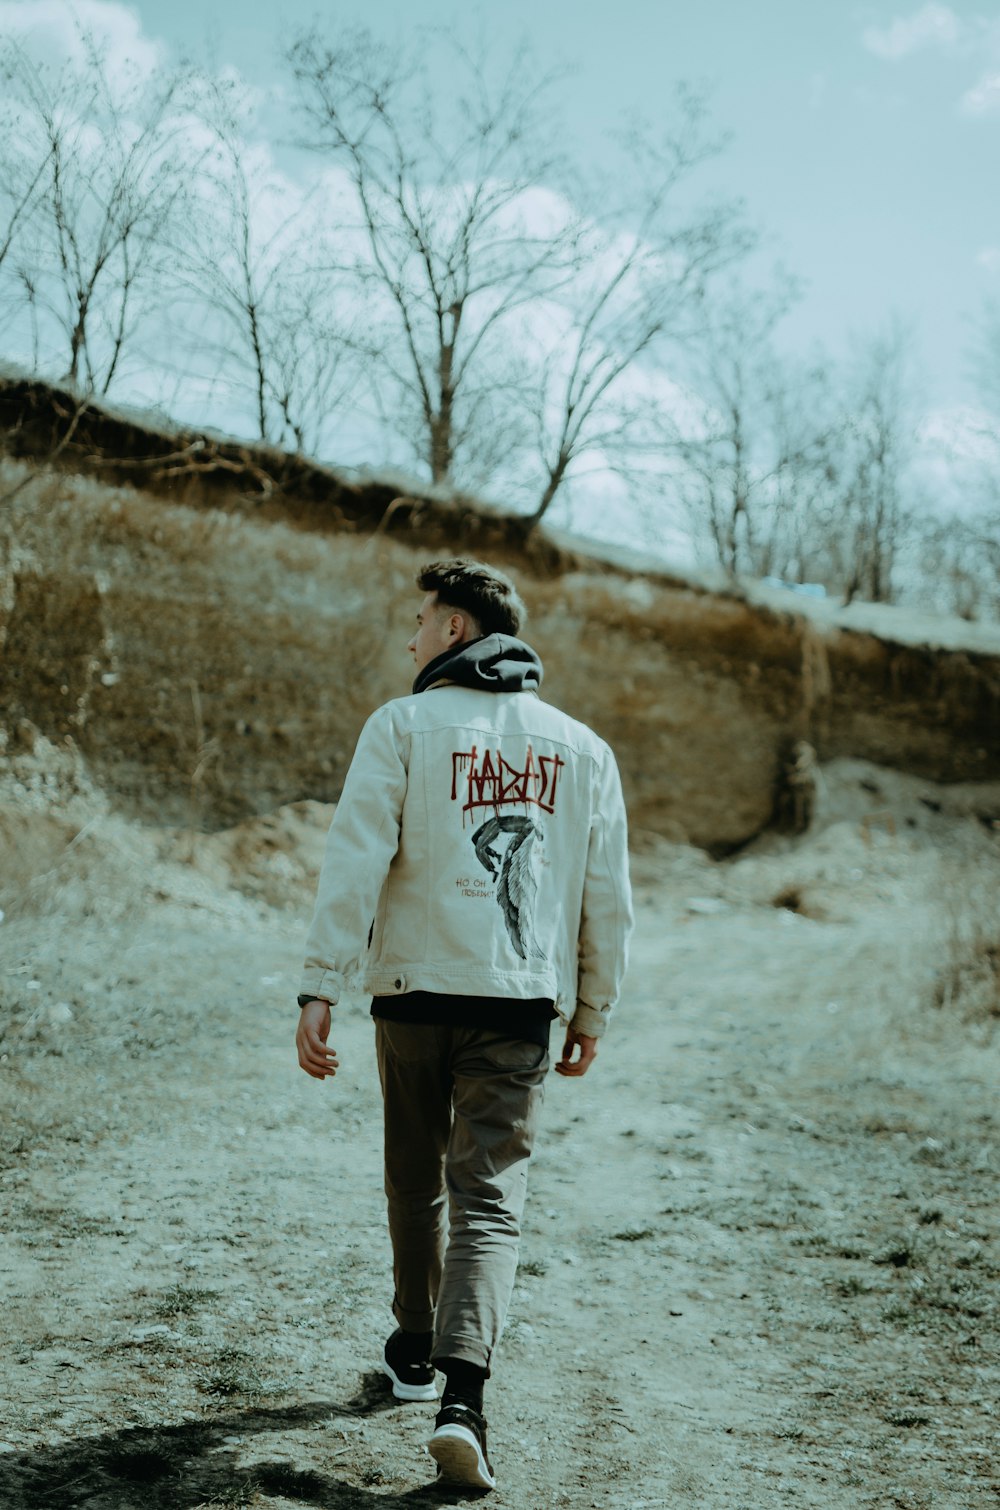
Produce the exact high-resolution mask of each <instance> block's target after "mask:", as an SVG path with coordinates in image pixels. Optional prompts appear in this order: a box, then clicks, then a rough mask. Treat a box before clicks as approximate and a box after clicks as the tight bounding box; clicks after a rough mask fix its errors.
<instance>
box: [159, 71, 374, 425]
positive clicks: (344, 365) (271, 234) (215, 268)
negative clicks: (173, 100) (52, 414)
mask: <svg viewBox="0 0 1000 1510" xmlns="http://www.w3.org/2000/svg"><path fill="white" fill-rule="evenodd" d="M200 108H201V113H202V115H203V117H204V119H205V121H206V124H207V125H208V126H209V128H210V131H211V137H212V148H211V151H210V154H209V156H208V157H207V159H206V162H205V164H204V166H203V172H202V178H201V182H200V184H199V186H198V190H197V193H198V197H199V213H198V216H197V224H196V225H195V226H194V227H193V228H192V232H191V235H190V236H189V237H188V238H187V240H186V242H185V245H184V247H183V248H182V249H181V251H180V254H179V260H180V263H181V265H182V267H183V269H184V281H185V284H186V287H187V289H188V292H189V294H190V295H191V296H192V297H193V301H194V304H193V307H194V316H195V322H196V328H195V331H194V332H193V338H192V344H193V345H194V347H195V353H196V355H195V360H196V365H198V366H204V363H205V360H206V358H209V359H211V360H214V361H215V363H216V365H217V368H218V370H219V372H220V374H221V379H222V381H223V382H224V384H225V385H226V387H227V388H229V389H231V390H234V391H236V392H237V393H243V394H244V395H247V396H248V397H249V402H250V407H251V410H252V415H253V421H252V422H253V426H254V429H255V431H256V435H257V437H258V439H260V440H262V441H266V442H269V443H272V444H275V445H291V446H292V447H293V448H294V449H295V450H298V451H307V450H315V449H316V447H317V446H318V445H319V441H320V434H321V432H322V429H323V426H324V424H325V422H326V421H327V420H328V418H329V417H330V415H331V413H332V412H334V411H335V410H336V409H337V408H338V407H339V406H341V405H342V404H343V402H344V400H345V398H346V397H347V395H348V394H349V393H350V392H351V390H352V388H353V387H354V386H355V385H356V381H357V372H356V368H355V366H354V364H353V363H352V362H351V361H350V360H349V359H350V357H351V356H352V354H353V352H354V342H353V340H352V337H351V334H350V327H349V325H348V322H347V320H346V318H345V319H344V320H343V321H341V320H339V319H338V317H337V316H338V311H337V309H336V303H335V297H334V295H335V290H333V291H331V289H330V287H329V280H328V279H326V278H324V277H323V276H322V275H321V273H320V270H319V264H320V263H321V262H323V261H324V260H326V261H328V260H329V257H328V255H326V256H324V246H323V240H322V236H321V235H320V233H319V231H318V229H317V224H316V221H317V217H316V215H315V213H313V211H314V206H313V204H312V203H311V202H310V196H309V195H304V196H303V195H298V194H296V195H295V197H294V199H293V202H292V204H291V206H290V207H289V204H288V197H289V196H288V185H287V184H279V183H277V182H275V181H273V180H274V174H273V170H272V168H271V165H270V160H269V157H268V156H267V154H266V153H262V152H261V151H260V150H259V149H255V148H254V147H253V146H252V145H250V144H248V136H247V129H246V128H247V124H248V114H247V109H246V105H245V102H244V100H243V99H241V98H240V97H239V96H238V95H236V94H235V92H234V90H233V88H232V87H231V86H230V85H229V84H228V83H227V82H225V81H222V82H220V81H211V82H206V83H205V85H204V97H203V100H202V102H201V107H200Z"/></svg>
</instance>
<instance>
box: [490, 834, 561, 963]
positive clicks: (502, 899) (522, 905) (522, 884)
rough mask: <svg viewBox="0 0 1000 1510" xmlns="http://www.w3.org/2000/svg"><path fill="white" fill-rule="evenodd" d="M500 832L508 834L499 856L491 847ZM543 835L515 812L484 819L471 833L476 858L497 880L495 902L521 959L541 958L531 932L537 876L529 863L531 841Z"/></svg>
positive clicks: (540, 950)
mask: <svg viewBox="0 0 1000 1510" xmlns="http://www.w3.org/2000/svg"><path fill="white" fill-rule="evenodd" d="M501 834H509V835H510V836H511V837H510V842H509V843H508V845H507V848H506V851H505V852H504V854H503V857H502V858H501V856H500V854H499V852H498V851H497V850H495V849H494V848H493V845H494V843H495V842H496V840H497V839H499V838H500V836H501ZM543 838H544V835H543V833H542V828H541V825H540V824H538V823H534V822H532V820H531V819H530V818H526V817H524V816H522V815H521V814H519V813H504V814H497V816H496V817H495V818H487V820H486V822H485V823H484V824H483V825H482V826H481V827H480V828H477V829H476V832H475V833H474V834H473V836H472V843H473V847H474V849H475V851H476V858H477V859H478V861H479V863H480V865H481V866H482V867H483V869H484V870H486V871H488V872H489V874H490V875H491V876H492V877H493V879H494V881H497V901H498V902H499V904H500V907H501V909H502V910H503V920H504V922H505V923H506V925H507V932H508V933H509V934H510V941H511V943H512V944H513V945H514V948H515V949H516V950H517V952H518V954H519V955H520V956H521V958H522V959H528V958H529V957H531V958H533V959H544V958H545V952H544V950H543V949H541V948H539V945H538V942H537V940H536V938H535V933H534V912H535V898H536V896H537V895H538V877H537V876H536V874H535V868H534V865H533V863H532V862H533V859H534V848H535V842H536V840H537V842H538V843H539V844H541V843H542V841H543ZM498 878H499V879H498Z"/></svg>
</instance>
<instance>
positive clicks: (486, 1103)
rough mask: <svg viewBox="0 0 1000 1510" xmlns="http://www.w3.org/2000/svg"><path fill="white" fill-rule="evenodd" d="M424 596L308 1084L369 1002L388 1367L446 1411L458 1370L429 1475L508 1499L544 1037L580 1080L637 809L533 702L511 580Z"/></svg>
mask: <svg viewBox="0 0 1000 1510" xmlns="http://www.w3.org/2000/svg"><path fill="white" fill-rule="evenodd" d="M417 585H418V587H419V588H420V589H421V591H422V592H423V594H424V596H423V601H422V602H421V604H420V609H419V612H418V614H417V630H416V633H415V634H414V636H413V638H412V639H411V640H410V643H409V646H408V647H407V648H408V649H409V651H410V652H411V654H412V655H413V658H414V661H415V663H416V669H417V677H416V681H415V682H414V684H413V692H412V694H411V695H410V696H409V697H401V698H397V699H395V700H394V701H392V702H389V703H386V704H385V705H384V706H383V707H381V708H379V709H378V710H377V711H376V712H375V713H373V714H372V716H371V718H370V719H369V720H368V722H367V723H366V725H365V727H364V729H363V730H362V733H361V737H360V739H359V741H358V746H357V750H356V752H355V755H354V759H353V761H352V763H351V768H350V770H349V771H348V773H347V779H346V781H345V783H344V790H343V793H342V795H341V799H340V802H339V804H338V806H337V811H336V814H335V816H334V819H333V824H332V826H331V828H330V835H329V839H328V841H327V850H326V858H325V860H324V863H323V869H322V873H321V875H320V881H319V890H318V896H317V902H316V911H315V915H314V917H313V921H312V926H311V928H310V931H309V937H308V940H307V945H306V949H307V958H306V963H305V972H304V975H303V978H302V987H301V990H302V994H301V995H300V997H299V1005H300V1007H301V1008H302V1012H301V1018H300V1023H299V1030H298V1035H297V1039H296V1042H297V1047H298V1055H299V1063H300V1065H301V1066H302V1068H303V1069H304V1070H305V1071H306V1073H307V1074H309V1075H312V1076H314V1077H315V1078H317V1079H320V1080H322V1079H323V1078H324V1077H325V1076H327V1075H333V1074H335V1073H336V1070H337V1056H336V1053H335V1052H334V1050H333V1049H332V1048H330V1047H329V1046H328V1038H329V1034H330V1025H331V1024H330V1007H331V1005H332V1004H334V1003H336V1002H337V1000H338V998H339V996H340V994H341V991H342V989H343V988H344V987H345V985H347V984H351V985H355V986H359V987H361V988H363V989H364V990H365V991H369V992H371V993H372V995H373V998H374V999H373V1001H372V1008H371V1010H372V1016H373V1017H374V1018H375V1032H376V1048H377V1054H378V1065H379V1074H380V1078H381V1082H382V1092H383V1098H384V1107H385V1189H386V1195H387V1197H388V1204H389V1232H390V1236H391V1239H392V1249H393V1270H394V1280H395V1299H394V1302H393V1313H394V1315H395V1317H396V1320H397V1322H398V1324H399V1325H398V1328H397V1330H396V1331H395V1332H394V1333H393V1334H392V1336H391V1337H390V1338H389V1340H388V1341H387V1343H386V1345H385V1354H384V1363H383V1369H384V1372H385V1373H386V1374H387V1375H388V1377H389V1379H390V1380H391V1381H392V1389H393V1393H394V1394H395V1395H396V1397H397V1398H398V1399H401V1400H433V1399H435V1398H436V1394H437V1391H436V1384H435V1368H437V1369H439V1370H441V1372H442V1373H443V1374H444V1376H445V1386H444V1395H443V1398H442V1401H441V1409H440V1411H439V1413H438V1416H437V1420H436V1423H435V1431H434V1435H433V1436H432V1438H431V1441H430V1443H429V1451H430V1453H431V1456H432V1457H433V1458H435V1459H436V1461H437V1463H438V1468H439V1474H440V1475H441V1476H443V1477H444V1478H445V1479H448V1480H454V1481H456V1482H458V1483H463V1484H468V1485H470V1486H473V1487H477V1488H480V1489H492V1488H493V1487H494V1486H495V1483H496V1480H495V1477H494V1474H493V1470H492V1467H491V1465H490V1462H489V1458H488V1456H487V1450H486V1421H485V1419H484V1417H483V1383H484V1381H485V1380H486V1379H488V1378H489V1374H490V1361H491V1358H492V1355H493V1350H494V1348H495V1346H496V1343H497V1340H498V1338H499V1336H500V1332H501V1328H502V1326H503V1321H504V1316H505V1314H506V1311H507V1306H508V1303H509V1301H510V1295H511V1290H512V1287H513V1282H514V1271H515V1269H516V1266H517V1248H518V1239H519V1235H520V1219H521V1213H522V1210H523V1207H524V1196H525V1188H526V1176H527V1164H528V1159H529V1157H530V1155H531V1150H532V1144H533V1141H534V1137H535V1130H536V1125H537V1121H538V1115H539V1111H540V1107H541V1101H542V1093H543V1084H544V1080H545V1075H546V1072H547V1070H548V1067H549V1059H548V1038H549V1028H550V1024H551V1022H552V1019H553V1017H556V1016H558V1017H559V1018H560V1019H561V1020H562V1021H563V1023H564V1024H565V1042H564V1045H563V1050H562V1057H561V1058H560V1060H559V1062H558V1063H557V1064H556V1066H555V1068H556V1071H557V1072H558V1073H559V1074H561V1075H566V1076H577V1075H583V1074H586V1072H587V1070H588V1069H589V1068H590V1066H591V1064H592V1063H593V1060H594V1056H595V1054H596V1052H597V1041H598V1039H599V1038H600V1036H601V1035H602V1034H603V1033H604V1031H605V1029H606V1028H607V1025H608V1019H609V1017H610V1015H611V1012H612V1010H613V1008H614V1005H615V1002H616V1001H617V998H618V994H619V991H620V987H621V981H622V976H623V974H624V970H625V961H626V948H627V941H628V935H629V931H630V929H631V923H632V913H631V899H630V892H629V881H628V855H627V847H626V826H625V809H624V804H623V802H622V794H621V786H620V783H619V779H618V771H617V768H616V766H615V762H614V758H613V756H612V754H611V751H610V750H609V749H608V746H607V745H606V744H605V743H604V742H603V741H602V740H601V739H599V738H598V737H597V735H595V734H594V733H593V732H592V731H591V730H590V729H588V728H587V727H586V726H585V725H583V724H581V723H578V722H576V720H574V719H572V718H569V717H568V716H567V715H566V714H565V713H561V712H559V711H558V710H557V709H556V708H553V707H552V706H551V705H550V704H548V703H544V702H542V701H541V699H540V698H539V696H538V687H539V684H540V682H541V679H542V666H541V662H540V661H539V659H538V656H537V655H536V654H535V652H534V650H532V649H531V647H530V646H529V645H526V644H524V642H523V641H521V640H519V639H518V638H516V636H517V634H518V631H519V628H520V625H521V622H522V620H523V617H524V608H523V605H522V603H521V601H520V599H519V597H518V595H517V592H516V590H515V588H514V586H513V584H512V583H511V582H510V581H509V580H508V579H507V578H506V577H505V576H503V575H502V574H501V573H500V572H498V571H495V570H493V569H492V568H490V567H488V566H483V565H481V564H479V563H477V562H472V561H462V560H455V561H442V562H435V563H433V564H432V565H429V566H427V567H425V568H424V569H423V570H422V571H421V572H420V574H419V576H418V578H417ZM373 920H374V921H373ZM446 1215H447V1226H448V1228H449V1232H448V1237H447V1241H446Z"/></svg>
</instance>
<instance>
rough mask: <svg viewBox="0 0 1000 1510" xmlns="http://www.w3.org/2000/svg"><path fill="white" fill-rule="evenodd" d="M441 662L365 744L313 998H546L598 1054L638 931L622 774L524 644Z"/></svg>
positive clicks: (333, 842)
mask: <svg viewBox="0 0 1000 1510" xmlns="http://www.w3.org/2000/svg"><path fill="white" fill-rule="evenodd" d="M439 662H441V663H442V664H441V665H440V667H439ZM439 662H438V661H436V662H433V663H432V666H431V668H430V672H431V677H432V678H434V679H432V680H430V681H429V684H428V685H427V690H423V691H420V692H418V693H415V694H411V695H410V696H408V697H400V698H397V699H395V700H394V701H392V702H389V703H386V704H385V705H384V706H383V707H381V708H379V709H378V710H377V712H375V713H373V714H372V716H371V718H370V719H369V720H368V722H367V723H366V724H365V727H364V729H363V730H362V733H361V737H360V739H359V740H358V746H357V749H356V751H355V754H354V759H353V761H352V763H351V767H350V770H349V771H348V774H347V779H346V781H345V783H344V790H343V793H342V795H341V798H340V802H339V803H338V805H337V810H336V813H335V815H334V819H333V823H332V824H331V827H330V833H329V837H328V839H327V847H326V856H325V859H324V862H323V868H322V872H321V874H320V880H319V888H318V893H317V900H316V910H315V913H314V916H313V920H312V924H311V926H310V929H309V934H308V938H307V942H306V962H305V969H304V973H303V976H302V981H301V985H300V991H301V993H302V994H303V995H308V996H316V997H322V998H325V999H326V1000H328V1001H330V1002H336V1001H337V1000H338V999H339V997H340V994H341V992H342V990H343V989H344V988H345V987H348V988H352V989H359V990H363V991H365V992H370V993H371V994H373V995H375V996H393V995H402V994H403V993H405V992H408V991H434V992H443V993H446V994H449V995H470V996H491V997H511V998H515V999H522V1000H523V999H530V998H537V997H547V998H549V999H551V1000H552V1001H553V1002H554V1003H555V1007H556V1010H557V1012H558V1013H559V1015H560V1017H562V1018H563V1019H564V1021H567V1022H569V1021H571V1022H572V1025H573V1027H574V1028H575V1029H576V1030H577V1031H579V1032H581V1033H586V1034H590V1035H592V1036H594V1037H598V1036H600V1035H601V1034H603V1033H604V1031H605V1029H606V1028H607V1025H608V1019H609V1017H610V1015H611V1012H612V1010H613V1008H614V1006H615V1003H616V1002H617V1000H618V996H619V993H620V990H621V984H622V978H623V976H624V973H625V966H626V958H627V948H628V937H629V934H630V932H631V927H632V906H631V894H630V888H629V877H628V851H627V840H626V819H625V806H624V802H623V800H622V792H621V784H620V781H619V777H618V769H617V766H616V764H615V760H614V756H613V755H612V753H611V751H610V749H609V748H608V746H607V745H606V744H605V743H604V741H603V740H601V739H599V738H598V737H597V735H596V734H594V733H593V731H592V730H590V729H588V728H587V727H586V725H584V724H581V723H578V722H577V721H576V720H575V719H572V718H570V717H568V716H567V715H566V714H565V713H561V712H560V711H559V710H558V709H556V708H553V707H552V706H551V705H550V704H548V703H544V702H542V701H541V699H540V698H539V697H538V695H537V693H536V692H535V691H534V690H533V688H534V687H535V686H537V684H538V682H539V680H540V678H541V664H540V662H539V661H538V658H537V656H535V654H534V651H532V650H531V649H530V648H529V647H528V646H526V645H523V644H522V643H521V642H520V641H517V640H513V639H511V638H509V637H508V636H505V635H490V636H488V637H486V638H484V639H482V640H478V641H475V642H473V644H472V645H468V646H462V647H460V649H459V650H458V651H457V652H452V653H450V654H449V655H447V656H444V657H440V658H439ZM452 678H454V680H452ZM463 681H464V682H466V683H471V685H462V684H461V682H463ZM417 685H418V686H420V685H421V681H420V679H419V678H418V682H417ZM492 687H499V688H501V689H502V690H496V691H494V690H486V689H487V688H492ZM518 688H519V689H520V690H512V689H518ZM373 919H374V921H373Z"/></svg>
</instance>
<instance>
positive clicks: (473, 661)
mask: <svg viewBox="0 0 1000 1510" xmlns="http://www.w3.org/2000/svg"><path fill="white" fill-rule="evenodd" d="M543 674H544V673H543V671H542V663H541V661H540V660H539V659H538V656H537V655H536V654H535V652H534V651H533V650H532V648H531V646H530V645H526V644H525V643H524V641H523V640H515V638H514V636H513V635H511V634H487V635H484V636H483V637H482V639H480V640H469V641H468V642H467V643H466V644H464V645H459V646H458V648H457V649H455V650H446V651H445V652H444V654H443V655H436V656H435V657H434V659H433V660H432V661H428V662H427V665H426V666H425V667H424V669H423V670H422V671H421V672H419V673H418V675H417V679H416V681H415V682H414V683H413V690H414V692H426V690H427V688H428V687H431V686H433V685H434V683H435V682H452V683H457V685H458V686H459V687H478V688H479V689H480V691H482V692H535V691H537V689H538V688H539V687H540V686H541V682H542V676H543Z"/></svg>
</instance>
